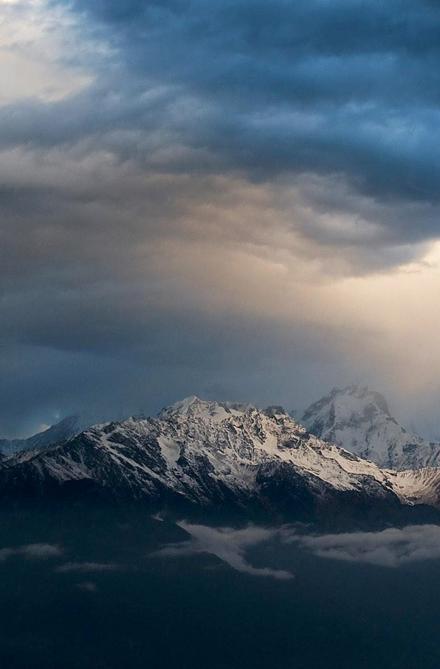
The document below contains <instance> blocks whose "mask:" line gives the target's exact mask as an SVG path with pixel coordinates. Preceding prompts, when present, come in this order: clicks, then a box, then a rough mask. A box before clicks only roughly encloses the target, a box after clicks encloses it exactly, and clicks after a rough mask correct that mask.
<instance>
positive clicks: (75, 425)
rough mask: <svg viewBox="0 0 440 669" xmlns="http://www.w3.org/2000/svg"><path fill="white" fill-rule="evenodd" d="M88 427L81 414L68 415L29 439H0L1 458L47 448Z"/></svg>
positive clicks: (70, 437)
mask: <svg viewBox="0 0 440 669" xmlns="http://www.w3.org/2000/svg"><path fill="white" fill-rule="evenodd" d="M86 427H88V425H87V423H86V422H85V421H84V420H82V419H81V418H80V417H79V416H67V417H66V418H63V420H61V421H60V422H59V423H56V424H55V425H52V427H49V428H48V429H47V430H44V431H43V432H38V433H37V434H34V435H33V436H32V437H29V438H28V439H0V458H1V456H4V457H8V456H10V455H13V454H14V453H18V452H20V451H27V450H31V449H35V448H45V447H48V446H52V445H54V444H59V443H60V442H63V441H68V440H69V439H72V437H75V436H76V435H77V434H79V433H80V432H81V431H82V430H84V429H85V428H86Z"/></svg>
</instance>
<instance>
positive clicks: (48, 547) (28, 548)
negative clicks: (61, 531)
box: [0, 544, 63, 562]
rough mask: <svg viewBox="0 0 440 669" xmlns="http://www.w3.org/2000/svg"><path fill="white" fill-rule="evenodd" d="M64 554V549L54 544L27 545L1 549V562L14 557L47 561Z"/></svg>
mask: <svg viewBox="0 0 440 669" xmlns="http://www.w3.org/2000/svg"><path fill="white" fill-rule="evenodd" d="M62 554H63V550H62V548H61V547H60V546H57V545H54V544H26V545H24V546H17V547H8V548H1V549H0V562H3V561H5V560H9V559H10V558H13V557H23V558H25V559H27V560H47V559H49V558H57V557H60V556H61V555H62Z"/></svg>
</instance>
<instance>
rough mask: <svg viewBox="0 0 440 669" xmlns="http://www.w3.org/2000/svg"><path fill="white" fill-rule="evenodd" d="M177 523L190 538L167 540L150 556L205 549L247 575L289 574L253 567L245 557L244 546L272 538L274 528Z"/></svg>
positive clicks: (278, 576)
mask: <svg viewBox="0 0 440 669" xmlns="http://www.w3.org/2000/svg"><path fill="white" fill-rule="evenodd" d="M177 524H178V525H179V527H181V528H182V529H183V530H185V532H187V533H188V534H189V535H190V536H191V539H189V540H188V541H183V542H179V543H174V544H169V545H168V546H165V547H164V548H161V549H160V550H158V551H156V552H155V553H153V554H152V555H153V556H157V557H180V556H184V555H198V554H203V553H207V554H210V555H215V556H216V557H218V558H219V559H220V560H222V562H225V563H226V564H228V565H229V566H230V567H232V569H235V570H236V571H240V572H243V573H245V574H250V575H251V576H268V577H271V578H275V579H279V580H287V579H291V578H293V574H292V573H291V572H288V571H284V570H281V569H271V568H270V567H254V566H253V565H252V564H250V563H249V561H248V560H247V558H246V551H247V550H248V549H250V548H253V547H254V546H257V545H259V544H262V543H264V542H266V541H269V540H270V539H273V538H275V537H276V536H277V535H278V530H277V529H269V528H264V527H256V526H253V525H250V526H249V527H246V528H245V529H239V530H236V529H233V528H231V527H208V526H206V525H192V524H190V523H186V522H179V523H177Z"/></svg>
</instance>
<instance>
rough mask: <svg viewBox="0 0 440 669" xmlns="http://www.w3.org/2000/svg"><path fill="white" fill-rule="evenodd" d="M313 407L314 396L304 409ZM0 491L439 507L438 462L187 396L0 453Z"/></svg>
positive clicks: (230, 504)
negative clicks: (370, 456) (384, 458)
mask: <svg viewBox="0 0 440 669" xmlns="http://www.w3.org/2000/svg"><path fill="white" fill-rule="evenodd" d="M340 392H343V394H344V395H349V394H350V393H351V392H352V391H347V390H344V391H340ZM332 401H333V400H332ZM318 404H319V403H318ZM376 404H378V405H379V404H380V402H379V400H378V399H377V402H376ZM326 406H328V402H327V403H324V404H322V406H321V409H318V414H319V416H321V417H322V416H323V415H324V407H326ZM382 411H383V412H384V413H386V408H385V406H384V407H382ZM313 413H316V405H315V410H314V412H312V411H311V410H308V411H307V412H306V417H311V416H312V414H313ZM315 423H316V421H315ZM322 425H324V423H322ZM325 425H327V422H326V423H325ZM312 427H313V425H312ZM343 433H344V434H345V432H343ZM338 434H339V433H338ZM0 495H1V496H2V498H3V500H5V499H13V500H18V499H24V498H26V499H28V498H29V497H31V498H33V499H34V498H39V499H53V498H54V497H56V498H60V497H61V498H67V499H72V498H73V499H84V498H86V497H87V498H88V497H89V496H90V495H92V496H97V497H100V498H102V497H106V498H107V497H109V498H111V499H117V500H130V501H143V502H147V503H148V504H149V505H150V506H152V507H154V508H156V509H157V510H164V509H180V510H182V509H185V511H188V510H202V511H203V512H204V513H205V512H206V511H210V512H215V511H218V510H228V511H232V512H234V513H242V514H245V515H246V516H249V514H259V515H266V516H268V515H270V516H271V517H274V516H276V517H279V518H287V519H292V518H312V517H319V516H322V515H329V514H330V515H331V514H339V515H347V514H348V515H353V514H354V515H356V514H360V515H362V514H364V515H371V514H375V515H379V516H383V517H384V518H386V517H387V516H389V515H390V514H391V515H392V514H396V513H399V512H400V511H402V510H405V511H410V510H414V509H415V508H416V507H417V508H422V507H418V505H432V506H438V502H439V499H440V470H437V469H436V468H432V467H430V468H419V469H418V470H416V471H414V470H412V469H411V470H404V471H396V470H392V469H388V468H383V467H380V466H378V465H377V464H375V463H374V462H371V461H369V460H367V459H365V458H363V457H360V456H359V455H357V454H356V453H353V452H350V451H348V450H346V449H343V448H341V447H340V446H338V445H336V444H334V443H330V442H328V441H326V440H324V439H322V438H320V437H319V436H317V435H314V434H312V433H311V431H310V430H308V429H307V428H306V427H304V426H302V425H300V424H299V423H297V422H296V421H295V420H294V419H293V418H292V417H291V416H290V415H289V414H288V413H287V412H285V411H284V410H283V409H282V408H281V407H269V408H267V409H265V410H259V409H257V408H255V407H252V406H249V405H239V404H229V403H219V402H212V401H204V400H201V399H199V398H197V397H189V398H186V399H185V400H183V401H182V402H178V403H176V404H174V405H173V406H171V407H168V408H166V409H164V410H162V411H161V413H160V414H159V415H158V416H157V417H152V418H150V417H132V418H129V419H127V420H124V421H119V422H110V423H105V424H102V425H96V426H93V427H90V428H88V429H86V430H84V431H81V432H80V433H79V434H76V435H75V436H73V437H72V438H68V439H66V438H64V436H63V438H62V439H61V441H59V442H56V443H48V442H47V441H46V442H45V443H43V444H41V443H39V444H38V445H37V446H35V447H34V448H31V449H29V448H27V449H25V450H21V451H20V452H18V453H15V454H13V455H9V456H7V457H5V458H4V459H3V461H2V463H1V465H0Z"/></svg>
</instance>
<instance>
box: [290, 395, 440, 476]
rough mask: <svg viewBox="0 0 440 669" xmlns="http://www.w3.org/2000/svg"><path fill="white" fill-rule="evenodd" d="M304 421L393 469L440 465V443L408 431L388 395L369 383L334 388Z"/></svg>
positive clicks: (332, 439)
mask: <svg viewBox="0 0 440 669" xmlns="http://www.w3.org/2000/svg"><path fill="white" fill-rule="evenodd" d="M302 422H303V423H304V425H306V427H307V428H308V429H309V430H310V432H312V433H313V434H315V435H317V436H319V437H320V438H321V439H324V440H325V441H329V442H333V443H335V444H337V445H338V446H341V447H342V448H345V449H347V450H348V451H350V452H352V453H355V454H356V455H359V456H360V457H362V458H366V459H368V460H371V461H373V462H375V463H376V464H378V465H379V466H380V467H389V468H392V469H419V468H421V467H427V466H430V467H432V466H438V465H439V464H440V444H436V443H434V442H427V441H425V440H424V439H422V438H421V437H419V436H417V435H414V434H411V433H410V432H408V431H407V430H406V429H405V428H404V427H403V426H402V425H400V424H399V423H398V421H397V420H396V419H395V418H394V417H393V416H392V415H391V413H390V410H389V407H388V404H387V402H386V400H385V398H384V397H383V396H382V395H381V394H380V393H378V392H375V391H372V390H370V389H369V388H367V387H365V386H348V387H346V388H341V389H340V388H334V389H333V390H332V391H331V392H330V393H329V394H328V395H326V396H325V397H323V398H322V399H320V400H319V401H318V402H315V403H314V404H312V405H311V406H310V407H309V408H308V409H307V410H306V411H305V413H304V415H303V419H302Z"/></svg>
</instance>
